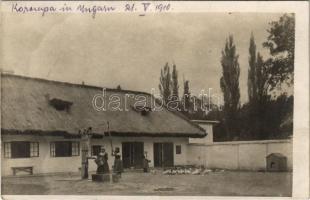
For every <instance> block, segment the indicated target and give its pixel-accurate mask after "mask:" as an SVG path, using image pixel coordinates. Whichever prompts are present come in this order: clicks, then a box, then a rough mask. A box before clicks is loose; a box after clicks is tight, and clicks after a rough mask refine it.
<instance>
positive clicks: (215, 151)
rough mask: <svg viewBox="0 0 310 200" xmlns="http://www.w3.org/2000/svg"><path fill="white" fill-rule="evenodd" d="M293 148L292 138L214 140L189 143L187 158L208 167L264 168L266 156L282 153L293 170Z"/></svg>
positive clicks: (192, 162)
mask: <svg viewBox="0 0 310 200" xmlns="http://www.w3.org/2000/svg"><path fill="white" fill-rule="evenodd" d="M292 150H293V148H292V141H291V140H264V141H238V142H214V143H210V144H189V145H188V149H187V158H190V159H188V164H191V165H204V166H206V167H207V168H221V169H232V170H264V169H266V156H267V155H269V154H271V153H281V154H283V155H284V156H286V157H287V167H288V170H290V171H291V170H292Z"/></svg>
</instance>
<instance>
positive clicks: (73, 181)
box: [1, 171, 292, 196]
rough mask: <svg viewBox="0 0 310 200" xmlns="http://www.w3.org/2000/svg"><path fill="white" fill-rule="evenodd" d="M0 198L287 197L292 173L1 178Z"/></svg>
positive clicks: (127, 174)
mask: <svg viewBox="0 0 310 200" xmlns="http://www.w3.org/2000/svg"><path fill="white" fill-rule="evenodd" d="M1 187H2V188H1V189H2V194H3V195H6V194H7V195H8V194H28V195H34V194H36V195H40V194H53V195H87V194H89V195H167V196H168V195H191V196H195V195H201V196H291V193H292V189H291V188H292V173H290V172H281V173H275V172H274V173H266V172H236V171H220V172H211V173H209V174H206V175H163V174H162V172H161V171H158V172H157V173H156V174H152V173H142V172H137V171H134V172H133V171H131V172H125V173H123V174H122V179H121V180H120V182H119V183H113V184H112V183H98V182H92V181H91V180H81V179H80V177H79V175H78V174H61V175H48V176H47V175H46V176H26V177H4V178H2V184H1Z"/></svg>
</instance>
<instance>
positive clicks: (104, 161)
mask: <svg viewBox="0 0 310 200" xmlns="http://www.w3.org/2000/svg"><path fill="white" fill-rule="evenodd" d="M95 162H96V164H97V174H107V173H109V172H110V170H109V164H108V154H107V153H106V152H105V149H104V148H103V147H101V149H100V152H99V154H98V156H97V158H96V160H95Z"/></svg>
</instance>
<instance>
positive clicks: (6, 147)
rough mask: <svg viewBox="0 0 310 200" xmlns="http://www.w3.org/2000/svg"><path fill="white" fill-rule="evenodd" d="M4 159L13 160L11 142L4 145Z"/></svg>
mask: <svg viewBox="0 0 310 200" xmlns="http://www.w3.org/2000/svg"><path fill="white" fill-rule="evenodd" d="M4 157H5V158H11V143H10V142H5V143H4Z"/></svg>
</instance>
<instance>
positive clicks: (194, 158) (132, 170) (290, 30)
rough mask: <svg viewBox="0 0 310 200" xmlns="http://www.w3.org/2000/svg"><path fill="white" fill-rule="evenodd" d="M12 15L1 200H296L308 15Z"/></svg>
mask: <svg viewBox="0 0 310 200" xmlns="http://www.w3.org/2000/svg"><path fill="white" fill-rule="evenodd" d="M7 4H8V7H9V9H11V10H10V11H9V12H3V13H2V24H1V29H2V30H1V44H2V50H3V51H2V52H1V194H2V195H116V196H117V195H126V196H141V195H143V196H228V197H229V196H230V197H231V196H262V197H292V188H293V186H292V185H293V138H294V134H295V132H294V131H293V130H294V129H293V127H294V126H295V124H294V122H295V123H296V121H295V120H294V117H295V115H294V98H295V95H294V85H295V82H296V78H295V73H294V72H295V69H296V66H295V64H294V63H296V60H295V46H296V45H295V41H296V33H295V30H296V13H293V12H188V13H186V12H168V11H167V12H162V11H160V13H152V12H150V13H147V12H146V13H142V14H136V13H135V14H132V13H124V12H111V13H106V12H107V10H108V11H109V10H113V9H114V8H113V6H110V7H102V6H101V7H99V6H97V7H91V8H89V9H88V8H87V7H83V6H81V5H79V7H77V8H76V9H80V11H81V9H82V8H83V9H84V10H83V12H87V14H83V15H82V14H81V13H76V12H75V13H65V12H54V11H53V9H55V10H57V9H60V8H56V7H55V8H53V7H52V6H50V7H48V8H46V9H45V8H44V7H37V6H31V5H29V4H27V6H26V4H21V3H19V2H17V3H8V2H7ZM135 6H136V5H135V4H134V3H127V4H126V5H125V8H126V9H132V10H134V9H135ZM143 6H144V7H143V8H144V9H145V10H146V8H147V7H146V5H145V4H144V5H143ZM150 6H151V5H150ZM172 7H173V5H170V4H169V3H167V2H166V3H162V4H161V5H159V4H157V5H156V6H154V9H155V10H156V9H162V10H165V9H166V10H169V9H172ZM66 9H67V10H70V9H73V8H71V7H69V3H68V5H66ZM150 9H151V7H150ZM102 10H105V11H104V12H105V13H100V12H101V11H102ZM145 10H144V11H145ZM81 12H82V11H81ZM299 67H300V66H299ZM308 87H309V85H308ZM306 89H307V90H308V89H309V88H306ZM295 106H296V105H295ZM172 198H173V197H172Z"/></svg>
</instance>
